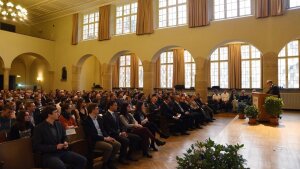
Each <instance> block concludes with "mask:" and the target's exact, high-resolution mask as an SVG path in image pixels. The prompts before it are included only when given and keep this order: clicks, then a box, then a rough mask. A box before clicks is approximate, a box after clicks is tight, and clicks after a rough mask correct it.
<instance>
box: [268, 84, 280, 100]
mask: <svg viewBox="0 0 300 169" xmlns="http://www.w3.org/2000/svg"><path fill="white" fill-rule="evenodd" d="M267 85H268V87H269V90H268V91H267V94H271V95H276V96H277V97H278V98H280V91H279V87H278V86H276V85H274V84H273V81H272V80H268V81H267Z"/></svg>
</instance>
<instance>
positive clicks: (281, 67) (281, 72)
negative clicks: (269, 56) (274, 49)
mask: <svg viewBox="0 0 300 169" xmlns="http://www.w3.org/2000/svg"><path fill="white" fill-rule="evenodd" d="M278 85H279V86H280V87H283V88H299V40H295V41H292V42H290V43H288V44H287V45H286V46H285V47H284V48H283V49H282V50H281V51H280V53H279V55H278Z"/></svg>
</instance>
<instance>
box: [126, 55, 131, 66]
mask: <svg viewBox="0 0 300 169" xmlns="http://www.w3.org/2000/svg"><path fill="white" fill-rule="evenodd" d="M130 57H131V56H130V55H127V56H126V65H127V66H128V65H129V66H130V64H131V62H130Z"/></svg>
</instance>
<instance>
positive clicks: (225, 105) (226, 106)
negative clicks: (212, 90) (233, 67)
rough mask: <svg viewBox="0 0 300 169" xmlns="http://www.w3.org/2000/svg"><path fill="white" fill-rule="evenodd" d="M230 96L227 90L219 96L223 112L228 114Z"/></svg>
mask: <svg viewBox="0 0 300 169" xmlns="http://www.w3.org/2000/svg"><path fill="white" fill-rule="evenodd" d="M229 98H230V95H229V93H228V92H227V90H224V92H223V93H222V94H221V100H222V106H221V107H222V108H224V110H225V112H228V111H229V109H230V106H231V105H230V103H229Z"/></svg>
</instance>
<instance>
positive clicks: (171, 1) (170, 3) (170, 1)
mask: <svg viewBox="0 0 300 169" xmlns="http://www.w3.org/2000/svg"><path fill="white" fill-rule="evenodd" d="M168 5H169V6H171V5H176V0H168Z"/></svg>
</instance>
